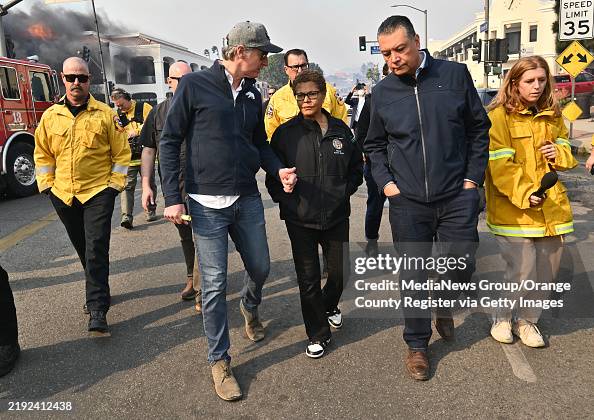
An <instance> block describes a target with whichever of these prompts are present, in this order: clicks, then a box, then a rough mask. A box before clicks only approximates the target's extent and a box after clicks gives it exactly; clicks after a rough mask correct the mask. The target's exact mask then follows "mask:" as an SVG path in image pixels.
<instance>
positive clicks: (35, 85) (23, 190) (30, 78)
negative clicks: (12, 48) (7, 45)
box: [0, 57, 58, 197]
mask: <svg viewBox="0 0 594 420" xmlns="http://www.w3.org/2000/svg"><path fill="white" fill-rule="evenodd" d="M0 88H1V90H2V95H1V96H0V112H1V113H2V117H1V118H0V191H7V192H8V193H9V194H11V195H13V196H16V197H24V196H27V195H32V194H35V193H36V192H37V183H36V182H35V163H34V162H33V149H34V147H35V141H34V137H33V134H34V132H35V128H36V127H37V125H38V123H39V120H40V119H41V115H42V114H43V111H45V110H46V109H47V108H49V107H50V106H51V105H52V104H53V103H54V101H55V100H56V98H57V95H58V79H57V75H56V72H55V71H53V70H52V69H51V68H50V67H49V66H47V65H45V64H39V63H36V62H29V61H23V60H13V59H10V58H4V57H0Z"/></svg>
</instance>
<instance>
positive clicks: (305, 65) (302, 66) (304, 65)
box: [287, 63, 309, 71]
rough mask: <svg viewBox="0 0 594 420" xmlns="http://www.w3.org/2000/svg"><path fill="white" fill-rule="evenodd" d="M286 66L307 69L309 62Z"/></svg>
mask: <svg viewBox="0 0 594 420" xmlns="http://www.w3.org/2000/svg"><path fill="white" fill-rule="evenodd" d="M287 67H288V68H290V69H291V70H294V71H297V70H307V69H308V68H309V63H303V64H294V65H292V66H287Z"/></svg>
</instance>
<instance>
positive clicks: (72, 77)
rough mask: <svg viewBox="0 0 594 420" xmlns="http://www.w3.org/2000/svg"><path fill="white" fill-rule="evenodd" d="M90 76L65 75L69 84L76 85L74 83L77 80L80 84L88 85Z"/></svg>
mask: <svg viewBox="0 0 594 420" xmlns="http://www.w3.org/2000/svg"><path fill="white" fill-rule="evenodd" d="M89 77H90V76H89V75H88V74H65V75H64V79H66V81H67V82H68V83H74V81H75V80H76V79H78V82H79V83H87V82H88V81H89Z"/></svg>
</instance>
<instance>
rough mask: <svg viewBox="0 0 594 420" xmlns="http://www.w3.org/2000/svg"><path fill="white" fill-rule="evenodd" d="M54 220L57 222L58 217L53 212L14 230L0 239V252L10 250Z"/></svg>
mask: <svg viewBox="0 0 594 420" xmlns="http://www.w3.org/2000/svg"><path fill="white" fill-rule="evenodd" d="M56 220H58V215H57V214H56V213H55V212H52V213H49V214H48V215H46V216H44V217H42V218H40V219H38V220H36V221H34V222H32V223H29V224H28V225H26V226H23V227H22V228H20V229H17V230H15V231H14V232H12V233H11V234H10V235H7V236H5V237H3V238H0V252H4V251H6V250H8V249H10V248H12V247H13V246H15V245H16V244H18V243H19V242H20V241H23V240H25V239H27V238H28V237H30V236H32V235H34V234H35V233H36V232H37V231H39V230H41V229H43V228H44V227H46V226H47V225H49V224H50V223H53V222H55V221H56Z"/></svg>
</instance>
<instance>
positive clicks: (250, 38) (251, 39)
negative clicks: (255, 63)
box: [226, 20, 283, 53]
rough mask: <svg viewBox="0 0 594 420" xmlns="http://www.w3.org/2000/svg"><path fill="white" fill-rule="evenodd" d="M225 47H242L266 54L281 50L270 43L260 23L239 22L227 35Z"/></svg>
mask: <svg viewBox="0 0 594 420" xmlns="http://www.w3.org/2000/svg"><path fill="white" fill-rule="evenodd" d="M226 39H227V45H228V46H230V47H234V46H236V45H243V46H245V47H247V48H257V49H259V50H261V51H264V52H268V53H279V52H281V51H282V50H283V49H282V48H281V47H279V46H277V45H274V44H273V43H271V42H270V37H269V36H268V32H266V28H265V27H264V25H262V24H261V23H256V22H250V21H249V20H248V21H247V22H239V23H238V24H236V25H235V26H234V27H233V28H231V30H230V31H229V33H228V34H227V38H226Z"/></svg>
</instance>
